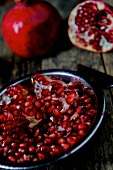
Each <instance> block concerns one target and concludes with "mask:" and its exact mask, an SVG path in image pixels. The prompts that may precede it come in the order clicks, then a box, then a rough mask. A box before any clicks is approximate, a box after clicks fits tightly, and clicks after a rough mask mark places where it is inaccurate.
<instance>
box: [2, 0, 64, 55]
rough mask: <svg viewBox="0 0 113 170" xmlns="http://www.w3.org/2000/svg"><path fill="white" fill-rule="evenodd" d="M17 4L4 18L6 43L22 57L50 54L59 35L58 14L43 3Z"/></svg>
mask: <svg viewBox="0 0 113 170" xmlns="http://www.w3.org/2000/svg"><path fill="white" fill-rule="evenodd" d="M15 2H16V5H14V6H13V7H12V8H10V9H9V11H7V13H6V14H5V16H4V18H3V22H2V35H3V38H4V40H5V42H6V43H7V45H8V46H9V48H10V49H11V50H12V51H13V52H14V53H16V54H17V55H19V56H20V57H24V58H27V57H36V56H38V55H44V54H47V53H48V52H49V51H50V50H51V48H52V47H53V46H54V44H55V42H56V41H57V38H58V35H59V28H60V24H61V16H60V14H59V12H58V11H57V10H56V9H55V7H53V6H52V5H51V4H50V3H49V2H46V1H43V0H42V1H40V0H37V1H35V0H31V1H28V0H15ZM28 2H29V3H28Z"/></svg>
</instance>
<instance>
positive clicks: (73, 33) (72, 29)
mask: <svg viewBox="0 0 113 170" xmlns="http://www.w3.org/2000/svg"><path fill="white" fill-rule="evenodd" d="M90 2H91V1H87V3H90ZM85 3H86V2H83V3H81V4H78V5H77V6H76V7H75V8H74V9H73V10H72V11H71V13H70V16H69V19H68V25H69V29H68V35H69V38H70V40H71V42H72V43H73V44H74V45H76V46H77V47H79V48H82V49H86V50H89V51H93V52H97V50H96V49H93V48H92V46H91V45H90V44H89V41H90V40H94V34H92V35H91V36H89V35H88V33H89V31H90V29H91V27H89V29H88V30H87V31H85V32H84V33H79V34H77V31H78V26H77V25H76V24H75V17H76V15H77V11H78V9H80V7H81V6H82V5H84V4H85ZM93 3H95V4H97V7H98V9H99V10H102V9H104V8H105V5H104V3H102V2H99V1H98V3H97V2H96V1H95V2H93ZM107 18H108V19H110V21H111V24H110V25H106V26H107V29H106V30H105V32H109V31H110V30H111V29H112V30H113V15H110V14H108V15H107ZM103 21H104V20H103ZM92 28H93V26H92ZM77 36H79V37H80V38H81V39H84V40H85V42H87V46H84V45H83V44H82V42H80V41H78V40H77ZM99 45H100V46H102V50H101V51H102V52H106V51H109V50H110V49H112V48H113V43H110V42H108V41H107V40H106V38H105V37H104V35H101V39H100V44H99ZM101 51H98V52H101Z"/></svg>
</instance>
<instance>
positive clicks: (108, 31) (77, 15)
mask: <svg viewBox="0 0 113 170" xmlns="http://www.w3.org/2000/svg"><path fill="white" fill-rule="evenodd" d="M68 25H69V29H68V36H69V39H70V41H71V42H72V43H73V44H74V45H75V46H77V47H79V48H81V49H85V50H89V51H93V52H107V51H110V50H112V49H113V8H112V7H111V6H110V5H108V4H106V3H105V2H102V1H99V0H92V1H91V0H87V1H84V2H82V3H79V4H78V5H77V6H76V7H75V8H74V9H73V10H72V11H71V13H70V15H69V18H68Z"/></svg>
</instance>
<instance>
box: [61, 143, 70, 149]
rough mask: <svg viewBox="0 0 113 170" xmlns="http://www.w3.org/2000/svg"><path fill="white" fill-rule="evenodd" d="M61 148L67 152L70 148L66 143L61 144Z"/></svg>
mask: <svg viewBox="0 0 113 170" xmlns="http://www.w3.org/2000/svg"><path fill="white" fill-rule="evenodd" d="M61 146H62V148H63V149H64V150H68V149H69V148H70V145H69V144H68V143H62V144H61Z"/></svg>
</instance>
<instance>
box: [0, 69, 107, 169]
mask: <svg viewBox="0 0 113 170" xmlns="http://www.w3.org/2000/svg"><path fill="white" fill-rule="evenodd" d="M38 73H39V74H43V75H46V76H50V77H51V76H55V77H57V78H58V79H60V80H63V81H64V82H66V83H68V82H70V81H73V80H74V79H79V81H81V82H82V83H83V84H84V86H88V87H90V88H92V89H93V91H94V92H95V94H96V97H97V101H98V106H99V107H98V114H97V116H96V119H95V121H94V123H93V125H92V127H91V128H90V130H89V131H88V132H87V134H86V135H85V136H84V137H83V138H82V139H81V140H80V141H79V142H78V143H77V144H76V145H75V146H73V147H71V149H70V150H68V151H67V152H65V153H62V154H60V155H59V156H56V157H53V158H52V159H49V160H44V161H41V162H38V163H37V162H35V163H32V164H31V163H24V164H20V163H10V162H7V161H6V160H5V159H4V158H3V159H1V158H0V167H1V168H4V169H12V167H13V169H23V168H24V169H33V168H37V167H42V166H46V165H48V164H51V163H53V162H56V161H58V160H62V159H64V158H66V157H68V155H71V154H73V153H75V152H76V151H78V150H79V149H81V148H82V147H83V146H84V145H85V144H86V143H87V142H88V141H89V140H90V139H91V138H92V136H93V135H94V134H95V132H96V131H97V130H98V128H99V126H100V124H101V122H102V119H103V117H104V111H105V98H104V95H103V92H102V90H101V89H100V88H99V86H98V84H97V82H96V81H95V80H93V79H91V78H89V77H86V76H84V75H81V74H79V73H78V72H76V71H70V70H44V71H38ZM33 76H34V73H33V74H29V75H26V76H23V77H21V78H18V79H16V80H14V81H12V82H11V83H9V84H7V85H5V86H4V87H3V88H2V89H1V90H0V96H1V95H2V94H3V93H5V91H6V88H7V87H8V86H11V85H16V84H18V83H19V84H25V85H26V84H29V83H30V82H31V78H33Z"/></svg>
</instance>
